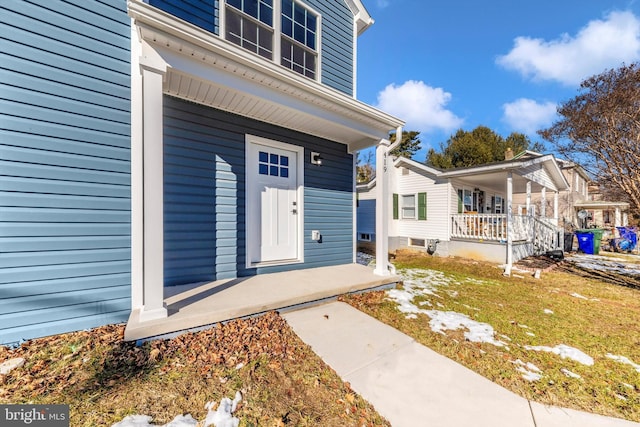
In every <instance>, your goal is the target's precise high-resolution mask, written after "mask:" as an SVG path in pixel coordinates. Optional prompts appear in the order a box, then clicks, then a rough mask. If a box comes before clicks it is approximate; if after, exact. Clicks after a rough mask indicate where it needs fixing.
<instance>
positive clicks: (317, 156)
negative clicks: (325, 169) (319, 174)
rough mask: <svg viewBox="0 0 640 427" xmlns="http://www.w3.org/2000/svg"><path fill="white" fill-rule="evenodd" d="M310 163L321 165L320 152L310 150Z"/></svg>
mask: <svg viewBox="0 0 640 427" xmlns="http://www.w3.org/2000/svg"><path fill="white" fill-rule="evenodd" d="M311 164H312V165H318V166H322V157H321V156H320V153H316V152H315V151H312V152H311Z"/></svg>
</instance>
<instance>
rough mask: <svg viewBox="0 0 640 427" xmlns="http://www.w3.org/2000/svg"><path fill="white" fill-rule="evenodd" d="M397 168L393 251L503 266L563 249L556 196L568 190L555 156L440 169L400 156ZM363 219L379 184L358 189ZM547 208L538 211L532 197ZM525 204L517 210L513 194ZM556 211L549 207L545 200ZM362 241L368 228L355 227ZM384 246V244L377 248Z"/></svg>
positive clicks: (391, 235) (394, 174)
mask: <svg viewBox="0 0 640 427" xmlns="http://www.w3.org/2000/svg"><path fill="white" fill-rule="evenodd" d="M390 169H391V174H390V175H391V177H390V185H389V188H390V189H392V192H393V194H392V195H389V197H390V198H391V201H392V203H391V204H392V207H391V208H390V210H391V211H392V215H390V217H391V218H392V219H391V220H390V222H389V249H390V250H392V251H393V250H396V249H400V248H413V249H420V250H426V251H427V252H429V253H433V254H437V255H441V256H461V257H467V258H473V259H480V260H487V261H492V262H499V263H503V264H505V265H506V266H507V267H506V270H507V272H510V268H511V265H512V263H513V262H515V261H517V260H518V259H521V258H524V257H526V256H530V255H534V254H540V253H544V252H546V251H549V250H553V249H556V248H558V247H559V246H561V245H560V236H561V234H560V233H561V229H560V228H559V227H558V208H557V206H558V194H559V192H560V191H563V190H565V189H566V188H567V187H568V183H567V181H566V179H565V178H564V176H563V174H562V172H561V170H560V168H559V167H558V164H557V162H556V160H555V158H554V157H553V156H552V155H545V156H537V157H533V158H518V159H512V160H507V161H504V162H497V163H493V164H488V165H481V166H474V167H468V168H460V169H453V170H447V171H441V170H437V169H434V168H431V167H429V166H426V165H424V164H421V163H418V162H415V161H413V160H410V159H405V158H399V159H396V161H395V162H394V167H393V168H390ZM357 190H358V196H359V200H360V204H359V207H358V209H359V211H358V219H359V221H361V222H362V224H363V226H364V225H367V224H370V221H368V220H367V218H366V216H367V215H371V214H370V213H368V212H369V211H372V210H373V209H372V206H371V204H370V203H369V204H367V203H364V202H366V201H368V200H371V199H373V198H376V197H379V193H378V192H377V189H376V183H375V182H372V183H368V184H363V185H359V186H358V188H357ZM534 193H537V194H540V195H541V197H542V198H543V200H544V201H545V203H543V204H542V206H543V207H542V208H541V209H539V211H538V212H536V209H535V207H534V205H533V204H532V203H531V195H532V194H534ZM517 194H523V195H524V197H525V200H526V202H525V204H524V205H523V206H522V208H518V209H516V207H514V203H513V200H514V195H517ZM547 198H549V200H551V201H552V208H551V209H548V208H546V205H547V203H546V199H547ZM372 215H375V211H374V212H373V213H372ZM357 232H358V236H359V238H360V240H361V243H362V238H361V236H362V235H367V234H368V233H367V230H365V229H363V228H361V223H360V222H359V223H358V224H357ZM376 243H378V242H376Z"/></svg>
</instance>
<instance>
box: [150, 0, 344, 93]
mask: <svg viewBox="0 0 640 427" xmlns="http://www.w3.org/2000/svg"><path fill="white" fill-rule="evenodd" d="M274 1H278V0H274ZM304 3H306V4H308V5H309V6H311V7H312V8H313V9H314V10H315V11H317V12H318V13H319V14H320V15H321V16H322V29H321V34H322V40H321V46H322V52H321V61H322V83H323V84H325V85H327V86H329V87H331V88H333V89H336V90H339V91H341V92H344V93H346V94H348V95H353V93H354V81H353V73H354V63H353V61H354V49H355V40H354V31H353V25H354V17H353V14H352V13H351V10H350V9H349V7H348V6H347V4H346V2H345V1H344V0H332V1H327V0H307V1H306V2H304ZM149 4H151V5H152V6H155V7H157V8H158V9H161V10H164V11H165V12H168V13H170V14H172V15H174V16H176V17H178V18H181V19H183V20H185V21H187V22H190V23H192V24H194V25H197V26H198V27H200V28H203V29H205V30H207V31H210V32H212V33H215V34H219V26H218V18H219V2H218V0H149Z"/></svg>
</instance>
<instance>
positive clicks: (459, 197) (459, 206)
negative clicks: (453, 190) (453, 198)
mask: <svg viewBox="0 0 640 427" xmlns="http://www.w3.org/2000/svg"><path fill="white" fill-rule="evenodd" d="M458 213H459V214H461V213H462V190H458Z"/></svg>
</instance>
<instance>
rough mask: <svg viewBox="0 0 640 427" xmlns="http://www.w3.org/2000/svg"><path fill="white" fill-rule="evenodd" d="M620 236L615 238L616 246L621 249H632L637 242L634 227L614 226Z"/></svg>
mask: <svg viewBox="0 0 640 427" xmlns="http://www.w3.org/2000/svg"><path fill="white" fill-rule="evenodd" d="M616 228H617V229H618V233H620V238H619V239H616V247H617V248H618V249H620V250H623V251H632V250H634V249H635V248H636V245H637V244H638V235H637V234H636V228H635V227H628V226H627V227H616Z"/></svg>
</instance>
